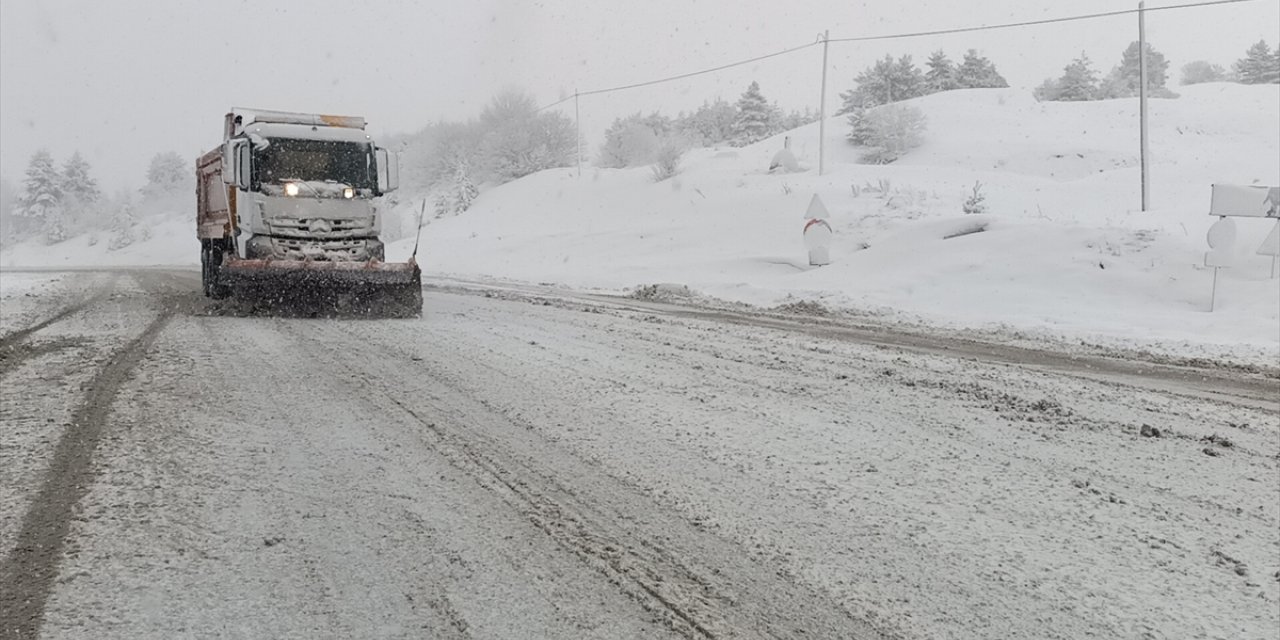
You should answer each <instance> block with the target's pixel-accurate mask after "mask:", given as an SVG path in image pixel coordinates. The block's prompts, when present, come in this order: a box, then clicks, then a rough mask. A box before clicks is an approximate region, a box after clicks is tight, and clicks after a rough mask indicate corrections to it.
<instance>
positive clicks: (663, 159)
mask: <svg viewBox="0 0 1280 640" xmlns="http://www.w3.org/2000/svg"><path fill="white" fill-rule="evenodd" d="M683 158H684V144H682V143H681V142H680V141H679V140H677V139H676V138H674V137H668V138H665V139H663V140H662V141H661V142H660V143H659V144H658V152H657V154H656V160H655V161H654V163H653V181H654V182H662V181H663V180H666V179H668V178H671V177H674V176H675V175H676V174H678V173H680V161H681V160H682V159H683Z"/></svg>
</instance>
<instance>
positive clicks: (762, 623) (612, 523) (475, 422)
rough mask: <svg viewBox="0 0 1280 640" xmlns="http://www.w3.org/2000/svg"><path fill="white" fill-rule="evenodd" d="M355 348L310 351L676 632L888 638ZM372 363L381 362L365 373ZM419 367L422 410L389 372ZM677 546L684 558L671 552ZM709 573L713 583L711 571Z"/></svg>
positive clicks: (473, 407)
mask: <svg viewBox="0 0 1280 640" xmlns="http://www.w3.org/2000/svg"><path fill="white" fill-rule="evenodd" d="M364 326H366V325H359V324H357V325H350V326H348V327H347V328H345V329H344V328H338V327H334V326H323V327H321V328H320V333H321V334H322V335H320V336H317V335H315V334H310V335H308V336H307V338H309V339H310V340H311V341H312V343H314V344H331V343H333V342H340V341H342V340H351V339H352V337H353V336H352V331H351V329H352V328H355V327H360V328H363V327H364ZM356 331H357V333H365V331H363V330H361V329H359V328H358V329H356ZM323 334H328V335H327V336H326V335H323ZM357 341H358V342H359V343H360V344H361V345H362V347H364V348H365V349H367V350H369V351H370V353H368V354H367V355H368V356H370V358H368V359H367V360H362V361H360V362H351V361H342V360H341V359H340V358H338V357H336V356H335V355H334V353H333V352H332V351H330V350H317V351H316V352H315V354H314V355H315V357H316V358H317V359H322V360H327V361H328V362H329V363H330V364H332V365H333V366H335V367H339V366H341V367H346V368H347V369H348V370H350V371H352V373H354V374H356V375H355V376H354V377H353V380H352V382H353V383H354V384H358V385H361V386H363V387H364V391H365V392H366V393H367V394H368V395H370V396H381V397H384V398H386V400H387V401H388V402H389V403H391V404H393V405H394V406H397V407H399V408H400V409H401V410H403V411H404V412H405V413H406V414H407V415H408V416H409V417H411V418H412V419H413V420H414V421H415V422H417V423H418V424H421V425H422V426H423V427H424V431H423V432H421V433H420V437H421V438H422V439H423V440H425V441H426V442H427V443H428V444H429V446H431V447H432V449H433V450H435V451H437V452H438V453H440V454H441V455H443V456H445V458H446V459H447V460H449V462H450V464H452V465H453V466H454V467H455V468H457V469H459V470H460V471H463V472H464V473H466V474H467V475H469V476H471V477H472V478H473V479H474V480H475V481H476V482H477V483H478V484H479V485H480V486H481V487H483V488H485V489H487V490H489V491H492V492H494V493H496V494H498V495H499V496H501V497H502V498H503V500H504V501H505V502H507V504H509V505H510V506H511V508H512V509H514V510H515V511H516V512H518V513H520V514H521V515H522V516H523V517H524V518H525V519H526V520H528V521H529V522H530V523H532V524H533V525H534V526H536V527H538V529H540V530H541V531H542V532H544V533H545V534H546V535H547V536H548V537H549V538H551V539H552V540H554V541H555V542H556V543H557V544H559V545H561V546H562V547H563V548H565V549H566V550H567V551H569V552H570V553H572V554H574V555H575V556H577V557H578V558H579V559H580V560H581V561H582V562H583V563H584V564H585V565H587V566H589V567H591V568H592V569H594V570H596V571H598V572H600V573H601V574H603V575H604V576H605V577H606V578H608V579H609V581H610V582H611V583H612V584H614V585H616V586H617V587H618V588H619V589H620V590H621V591H622V592H623V593H625V594H627V595H628V596H630V597H632V598H634V599H635V600H636V601H638V602H639V603H640V605H641V606H642V607H644V608H645V609H646V610H648V611H650V612H652V613H654V614H656V615H658V616H659V618H660V619H663V620H665V621H666V622H667V624H668V625H669V626H670V627H671V628H672V629H673V630H675V631H676V632H678V633H680V634H682V635H684V636H685V637H688V638H712V639H714V638H802V637H844V638H884V637H885V635H884V634H883V633H882V632H880V631H878V630H877V629H875V628H874V627H872V625H870V624H869V623H867V622H865V621H862V620H859V619H857V618H854V617H853V616H852V615H851V614H850V613H849V612H848V611H846V610H845V609H843V608H842V607H841V606H840V605H838V604H837V603H835V602H833V601H831V600H830V599H829V598H828V597H826V596H825V595H823V594H821V593H819V592H817V591H813V590H811V589H809V588H807V587H805V586H804V585H802V584H800V583H798V582H796V581H794V580H792V579H790V578H789V577H787V576H785V575H783V574H782V573H780V572H779V570H778V569H777V568H776V567H769V566H762V565H759V564H756V563H755V562H753V561H751V560H749V559H748V558H746V554H745V553H744V552H743V550H742V549H740V548H738V547H737V546H736V545H732V544H730V543H727V541H725V540H723V539H720V538H717V537H715V536H713V535H711V534H708V533H706V532H703V531H700V530H697V528H696V527H694V526H692V525H690V524H689V523H687V522H686V521H684V520H682V519H680V518H678V517H672V516H671V515H669V514H667V513H665V512H663V511H662V510H661V509H660V508H659V507H657V506H656V505H654V504H652V503H650V502H649V501H648V499H647V498H644V497H642V496H641V495H640V494H638V493H634V492H632V491H631V490H630V488H628V487H626V486H620V485H618V484H617V482H616V481H614V480H613V479H612V478H609V477H608V476H606V475H604V474H602V473H600V472H599V471H596V470H593V469H591V468H590V467H589V466H588V465H586V464H584V463H583V462H582V461H580V460H577V459H576V458H573V456H572V454H568V453H566V452H564V451H562V450H560V449H559V448H558V447H557V446H556V445H555V444H554V443H549V442H547V441H545V440H541V439H540V438H536V436H533V435H532V434H534V433H535V432H536V429H534V428H532V425H529V424H526V423H524V422H523V421H522V420H521V419H520V418H519V417H518V416H512V415H509V414H507V413H506V412H505V411H503V410H501V409H500V408H498V407H496V406H495V405H493V404H492V403H490V402H489V401H487V400H486V399H485V398H481V397H473V396H472V395H471V394H470V393H469V392H468V390H467V389H465V388H463V387H461V386H459V385H458V384H457V381H455V380H453V379H452V374H450V373H449V372H448V371H446V370H443V369H438V368H435V367H432V366H430V365H429V363H427V362H421V361H418V360H419V359H418V358H411V357H410V356H409V354H406V353H403V352H400V351H397V350H395V349H394V348H392V347H388V346H386V345H384V344H381V343H380V342H379V341H377V340H373V339H370V337H369V336H367V335H364V336H358V337H357ZM374 352H376V353H374ZM364 362H377V363H380V365H379V366H377V367H376V368H372V367H366V366H361V365H363V363H364ZM392 362H397V363H398V364H397V365H394V366H393V365H390V363H392ZM352 365H356V366H355V367H354V368H353V367H352ZM411 368H416V369H419V370H420V373H422V374H425V375H420V376H411V377H410V378H411V379H418V380H429V381H430V387H429V396H430V400H429V401H428V402H426V403H425V404H424V403H423V402H422V401H421V399H420V398H419V396H420V395H421V392H422V390H415V389H411V388H409V387H407V386H399V384H398V383H400V382H401V381H403V380H405V379H406V378H405V377H404V376H401V375H395V374H389V373H388V372H392V371H399V372H403V371H405V370H407V369H411ZM529 438H535V439H536V440H535V441H533V442H529V441H528V440H527V439H529ZM628 523H630V525H631V526H628ZM655 531H660V532H661V533H658V534H656V535H655V534H654V532H655ZM673 545H674V546H673ZM680 547H684V548H685V551H684V552H683V553H681V552H678V551H675V549H677V548H680ZM690 554H691V555H690ZM682 555H689V557H691V558H693V559H694V560H695V561H696V563H697V564H698V565H701V566H703V567H704V569H703V571H702V572H700V571H698V570H696V569H694V568H692V566H691V565H690V563H687V562H684V561H682V560H681V556H682ZM706 567H709V568H710V569H709V570H710V571H711V572H712V574H714V575H712V574H707V573H705V572H706V571H707V569H705V568H706Z"/></svg>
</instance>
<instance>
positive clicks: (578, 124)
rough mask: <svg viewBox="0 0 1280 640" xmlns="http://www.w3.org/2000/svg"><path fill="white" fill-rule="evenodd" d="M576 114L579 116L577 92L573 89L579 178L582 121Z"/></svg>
mask: <svg viewBox="0 0 1280 640" xmlns="http://www.w3.org/2000/svg"><path fill="white" fill-rule="evenodd" d="M578 114H579V111H578V90H577V89H574V90H573V125H574V127H575V128H576V129H577V131H578V133H577V136H578V139H577V140H576V141H575V142H576V143H577V149H578V152H577V153H576V154H575V155H577V156H578V177H579V178H581V177H582V119H581V118H579V117H578Z"/></svg>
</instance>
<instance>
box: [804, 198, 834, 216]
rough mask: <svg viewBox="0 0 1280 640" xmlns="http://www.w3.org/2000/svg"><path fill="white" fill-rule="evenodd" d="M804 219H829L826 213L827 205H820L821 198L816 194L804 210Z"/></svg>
mask: <svg viewBox="0 0 1280 640" xmlns="http://www.w3.org/2000/svg"><path fill="white" fill-rule="evenodd" d="M804 217H806V218H809V219H810V220H826V219H827V218H830V217H831V214H830V213H828V212H827V205H825V204H822V198H819V197H818V194H816V193H815V194H813V199H812V200H810V201H809V208H808V209H806V210H805V212H804Z"/></svg>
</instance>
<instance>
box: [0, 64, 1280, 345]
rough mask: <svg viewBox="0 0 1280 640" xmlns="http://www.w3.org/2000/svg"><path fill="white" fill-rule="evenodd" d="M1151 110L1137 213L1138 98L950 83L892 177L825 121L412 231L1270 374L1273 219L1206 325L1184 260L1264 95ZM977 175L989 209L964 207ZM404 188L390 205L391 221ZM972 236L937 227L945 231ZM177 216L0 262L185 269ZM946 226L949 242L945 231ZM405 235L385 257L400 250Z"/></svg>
mask: <svg viewBox="0 0 1280 640" xmlns="http://www.w3.org/2000/svg"><path fill="white" fill-rule="evenodd" d="M1180 91H1181V92H1182V97H1181V98H1179V99H1176V100H1154V101H1152V102H1151V128H1150V135H1151V155H1152V158H1151V174H1152V187H1151V196H1152V208H1151V210H1149V211H1146V212H1142V211H1140V210H1139V209H1140V206H1139V202H1140V200H1139V171H1140V170H1139V167H1138V125H1137V122H1138V118H1137V109H1138V106H1137V101H1136V100H1112V101H1103V102H1091V103H1038V102H1035V101H1034V100H1033V99H1032V98H1031V96H1030V95H1029V94H1028V93H1026V92H1024V91H1019V90H1012V89H1010V90H967V91H953V92H947V93H942V94H935V95H932V96H928V97H925V98H921V99H917V100H915V101H913V103H914V104H915V105H916V106H917V107H918V108H920V109H921V110H922V111H923V112H924V113H925V114H926V116H927V118H928V122H929V131H928V133H927V134H926V141H925V144H924V145H923V146H922V147H920V148H919V149H917V150H915V151H914V152H912V153H910V154H908V155H907V156H906V157H904V158H903V159H901V160H900V161H898V162H897V163H895V164H893V165H886V166H869V165H861V164H857V163H856V158H857V155H858V153H859V150H858V149H856V148H854V147H851V146H849V145H848V144H847V143H845V142H844V136H845V134H846V132H847V125H846V124H845V122H844V118H842V117H835V118H832V119H831V120H830V121H829V123H828V127H827V138H828V158H827V173H826V175H823V176H818V175H817V171H816V165H817V152H818V149H817V147H818V144H817V136H818V126H817V124H816V123H815V124H812V125H809V126H807V127H804V128H802V129H799V130H796V131H792V132H790V133H789V134H787V135H789V136H790V137H791V142H792V148H793V150H794V151H795V152H796V154H797V156H798V157H799V159H800V161H801V163H802V165H803V166H804V168H806V169H807V170H806V171H803V172H800V173H793V174H783V175H775V174H769V173H768V171H767V167H768V165H769V160H770V159H771V157H772V156H773V154H774V153H775V152H776V151H777V150H778V149H779V148H781V146H782V144H783V143H782V138H783V136H778V137H775V138H773V139H770V140H766V141H764V142H761V143H759V144H757V145H754V146H751V147H747V148H743V149H729V148H725V149H706V150H695V151H691V152H689V153H688V154H687V155H686V158H685V161H684V168H683V171H682V173H681V174H680V175H678V176H677V177H675V178H673V179H671V180H668V181H665V182H661V183H654V182H653V180H652V178H651V172H650V170H649V168H647V167H642V168H634V169H597V168H594V167H589V166H588V167H584V168H583V171H582V175H581V177H578V175H577V172H576V171H575V170H573V169H565V170H555V171H547V172H543V173H539V174H535V175H532V176H529V177H527V178H524V179H522V180H518V181H515V182H512V183H509V184H506V185H503V186H500V187H497V188H494V189H491V190H488V191H486V192H485V193H483V194H482V195H481V196H480V198H479V199H478V200H477V201H476V203H475V205H474V207H473V208H472V209H471V210H470V211H468V212H467V213H466V214H464V215H462V216H459V217H456V218H449V219H443V220H435V221H432V223H431V224H430V225H429V226H428V227H427V228H426V229H425V230H424V231H423V234H422V249H421V251H420V254H419V261H420V262H421V263H422V264H423V266H424V269H425V270H426V271H428V272H429V273H434V274H441V275H451V276H461V277H468V278H499V279H509V280H519V281H531V282H546V283H554V284H559V285H564V286H569V287H578V288H590V289H605V290H615V291H616V290H622V289H626V288H629V287H635V286H637V285H642V284H651V283H665V282H672V283H680V284H684V285H688V286H689V287H690V288H692V289H693V290H694V291H696V292H698V293H700V294H703V295H708V296H714V297H716V298H722V299H726V300H731V301H737V302H746V303H751V304H758V305H765V306H771V305H776V304H780V303H784V302H787V301H793V300H795V299H804V300H813V301H817V302H820V303H822V304H823V305H825V306H827V307H832V308H843V309H850V310H854V311H856V312H860V313H862V314H871V315H877V316H881V317H883V318H884V319H887V320H893V321H910V322H923V323H927V324H931V325H941V326H946V327H954V328H965V329H980V330H985V331H993V332H998V333H999V334H1001V335H1002V336H1004V337H1015V338H1019V339H1030V340H1058V341H1064V342H1067V343H1079V342H1086V343H1090V344H1099V345H1104V346H1121V347H1129V348H1141V349H1151V350H1155V351H1160V352H1164V353H1170V354H1176V355H1179V356H1186V357H1202V356H1209V357H1224V358H1229V359H1232V360H1239V361H1246V362H1253V363H1269V364H1271V365H1274V364H1275V363H1276V361H1277V358H1278V357H1280V280H1275V279H1271V278H1270V274H1269V271H1270V269H1271V261H1270V259H1269V258H1267V257H1263V256H1259V255H1256V254H1255V251H1256V249H1257V247H1258V245H1260V244H1261V243H1262V240H1263V238H1264V237H1265V236H1266V234H1267V232H1268V231H1269V230H1270V225H1274V222H1273V221H1263V220H1240V221H1239V223H1240V225H1239V226H1240V238H1241V239H1240V242H1239V244H1238V247H1237V249H1238V251H1237V253H1238V261H1237V265H1236V266H1235V267H1234V268H1231V269H1227V270H1224V271H1223V273H1222V275H1221V279H1220V282H1219V298H1218V304H1217V309H1216V310H1215V311H1214V312H1212V313H1210V312H1209V311H1208V308H1209V296H1210V289H1211V283H1212V270H1211V269H1206V268H1205V267H1203V260H1204V252H1205V251H1206V250H1207V248H1208V247H1207V245H1206V243H1205V232H1206V231H1207V229H1208V227H1209V225H1210V224H1211V223H1212V222H1213V220H1214V219H1213V218H1211V217H1210V216H1208V215H1207V212H1208V205H1209V194H1210V185H1211V184H1212V183H1229V184H1266V185H1280V117H1278V116H1280V90H1278V89H1277V88H1276V87H1274V86H1243V85H1234V84H1208V85H1196V86H1191V87H1182V88H1180ZM975 182H981V183H982V192H983V193H984V194H985V196H986V205H987V211H986V212H985V213H983V214H978V215H966V214H964V213H963V212H962V210H961V205H962V203H963V201H964V200H965V198H966V197H967V196H968V195H969V193H970V191H971V189H972V187H973V185H974V183H975ZM814 194H818V195H820V196H821V198H822V199H823V201H824V202H825V204H826V206H827V208H828V209H829V210H830V213H831V216H832V217H831V224H832V226H833V227H834V229H835V232H836V234H835V239H834V243H833V249H832V258H833V264H831V265H829V266H825V267H821V268H810V267H809V266H808V264H807V258H806V254H805V250H804V245H803V243H802V238H801V227H802V224H803V214H804V212H805V210H806V207H807V205H808V204H809V200H810V198H811V197H812V196H813V195H814ZM412 195H413V194H404V193H402V194H401V198H400V199H401V201H402V202H403V203H404V204H402V209H401V210H400V211H398V212H397V214H398V216H399V217H401V218H407V217H408V216H410V215H411V214H410V213H409V211H410V210H411V209H416V201H415V199H414V198H413V197H412ZM979 229H980V230H981V232H979V233H970V234H966V235H956V234H957V233H959V232H963V231H973V230H979ZM192 235H193V234H191V233H190V228H189V225H186V224H185V223H174V222H171V223H166V225H165V226H163V227H161V228H158V229H156V230H155V231H154V232H153V237H152V239H151V240H149V241H147V242H144V243H140V244H139V245H135V246H134V247H130V248H128V249H126V250H123V251H120V252H108V251H106V248H105V246H103V245H102V243H99V245H97V246H94V247H88V246H86V245H87V241H86V240H85V239H83V238H77V239H75V240H73V241H70V242H68V243H64V244H63V245H59V246H55V247H37V246H19V247H13V248H9V249H7V250H5V252H4V254H5V255H4V256H3V258H2V259H0V265H4V266H17V265H25V266H53V265H70V264H117V265H118V264H191V263H194V262H195V261H196V259H197V256H198V252H197V248H196V244H195V240H194V238H192V237H191V236H192ZM948 236H954V237H948ZM412 244H413V241H412V240H402V241H400V242H397V243H395V244H393V245H392V246H391V249H390V252H389V259H399V258H403V257H404V256H405V255H407V254H408V253H409V251H410V249H411V247H412Z"/></svg>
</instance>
